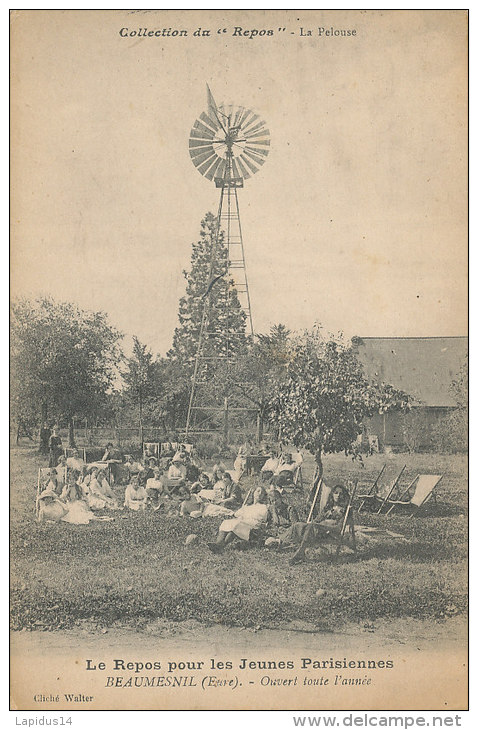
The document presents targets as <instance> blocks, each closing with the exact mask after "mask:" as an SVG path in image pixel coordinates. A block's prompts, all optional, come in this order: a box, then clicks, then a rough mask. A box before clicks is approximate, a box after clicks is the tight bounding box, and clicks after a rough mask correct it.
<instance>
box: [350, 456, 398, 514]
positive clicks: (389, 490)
mask: <svg viewBox="0 0 478 730" xmlns="http://www.w3.org/2000/svg"><path fill="white" fill-rule="evenodd" d="M405 469H406V464H405V465H404V466H403V467H402V468H401V469H400V471H399V473H398V475H397V476H396V477H395V479H392V481H390V482H388V481H387V482H385V483H383V484H379V483H378V482H379V479H380V477H381V476H382V474H383V472H384V470H385V466H384V467H383V468H382V470H381V471H380V473H379V475H378V477H377V479H376V480H375V482H374V483H373V485H372V487H371V488H370V490H369V491H368V493H366V494H360V495H359V496H358V499H360V500H361V501H360V506H359V508H358V510H357V513H359V512H360V511H361V510H362V508H363V506H364V505H365V504H368V505H371V509H372V508H375V507H377V504H378V508H377V509H376V513H377V514H380V513H381V512H382V510H383V508H384V505H385V504H386V503H387V501H388V500H389V499H390V497H391V496H392V494H393V492H394V491H395V489H397V487H398V483H399V481H400V478H401V476H402V474H403V472H404V471H405Z"/></svg>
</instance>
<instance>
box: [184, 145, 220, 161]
mask: <svg viewBox="0 0 478 730" xmlns="http://www.w3.org/2000/svg"><path fill="white" fill-rule="evenodd" d="M211 150H214V147H213V146H212V145H211V144H209V145H206V146H205V147H192V148H190V149H189V154H190V155H191V157H192V158H193V159H194V158H195V157H199V155H203V154H204V153H205V152H207V151H211Z"/></svg>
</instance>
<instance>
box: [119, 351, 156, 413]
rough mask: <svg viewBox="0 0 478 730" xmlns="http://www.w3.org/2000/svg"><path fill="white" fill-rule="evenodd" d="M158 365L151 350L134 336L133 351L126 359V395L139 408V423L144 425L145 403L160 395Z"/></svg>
mask: <svg viewBox="0 0 478 730" xmlns="http://www.w3.org/2000/svg"><path fill="white" fill-rule="evenodd" d="M156 375H157V365H156V362H155V361H154V359H153V354H152V352H151V350H149V349H148V347H147V346H146V345H143V344H142V343H141V342H140V341H139V339H138V338H137V337H133V353H132V355H131V357H129V358H127V359H126V369H125V371H124V372H123V380H124V382H125V384H126V389H125V395H126V396H127V397H128V398H129V399H130V401H131V402H132V403H133V404H134V406H136V407H137V408H138V417H139V425H140V427H142V426H143V412H144V407H145V405H151V401H152V400H153V399H154V398H155V397H156V398H157V397H159V395H160V394H159V393H158V392H157V386H158V383H157V377H156Z"/></svg>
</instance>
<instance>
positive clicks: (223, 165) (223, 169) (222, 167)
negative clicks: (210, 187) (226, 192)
mask: <svg viewBox="0 0 478 730" xmlns="http://www.w3.org/2000/svg"><path fill="white" fill-rule="evenodd" d="M225 172H226V161H225V160H222V159H221V161H220V163H219V165H218V167H217V170H216V175H215V176H216V177H224V173H225Z"/></svg>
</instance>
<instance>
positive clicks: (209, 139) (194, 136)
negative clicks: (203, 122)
mask: <svg viewBox="0 0 478 730" xmlns="http://www.w3.org/2000/svg"><path fill="white" fill-rule="evenodd" d="M189 139H202V141H203V142H204V144H211V142H212V141H213V139H214V137H205V136H204V134H203V132H196V131H195V130H194V129H191V132H190V134H189Z"/></svg>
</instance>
